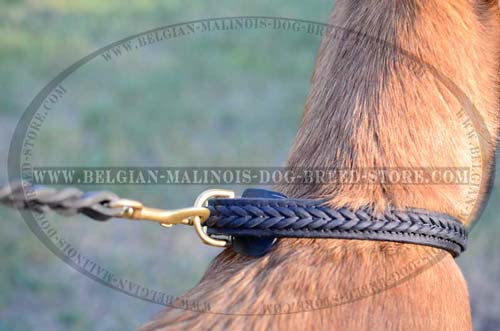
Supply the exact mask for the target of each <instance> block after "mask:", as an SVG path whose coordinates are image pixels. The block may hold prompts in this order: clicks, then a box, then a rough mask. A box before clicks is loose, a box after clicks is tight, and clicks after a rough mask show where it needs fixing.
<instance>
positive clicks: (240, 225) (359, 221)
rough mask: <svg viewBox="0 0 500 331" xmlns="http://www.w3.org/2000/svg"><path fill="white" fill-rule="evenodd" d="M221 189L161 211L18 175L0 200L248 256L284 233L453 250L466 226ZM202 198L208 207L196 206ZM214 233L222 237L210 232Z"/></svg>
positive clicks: (414, 214) (425, 214)
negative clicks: (189, 236) (170, 232)
mask: <svg viewBox="0 0 500 331" xmlns="http://www.w3.org/2000/svg"><path fill="white" fill-rule="evenodd" d="M207 192H208V193H210V192H209V191H207ZM216 192H219V193H220V192H223V193H222V194H226V193H227V191H220V190H219V191H217V190H216ZM204 194H205V195H206V192H204V193H202V194H201V195H200V197H202V196H204ZM220 196H221V195H220V194H218V193H216V194H208V195H206V196H205V197H204V198H203V199H201V200H200V201H198V200H199V199H197V202H196V204H195V207H192V208H185V209H180V210H174V211H165V210H160V209H153V208H147V207H144V206H143V205H142V204H141V203H140V202H137V201H134V200H124V199H120V198H119V197H118V196H117V195H116V194H114V193H111V192H89V193H84V192H82V191H80V190H78V189H75V188H65V189H62V190H56V189H53V188H48V187H44V186H25V187H23V186H22V185H21V183H20V182H19V183H14V184H11V185H10V186H5V187H1V188H0V203H1V204H4V205H8V206H10V207H13V208H17V209H29V210H32V211H35V212H40V213H45V212H47V211H49V210H54V211H56V212H58V213H60V214H62V215H65V216H71V215H75V214H78V213H82V214H84V215H86V216H88V217H90V218H92V219H94V220H98V221H105V220H109V219H111V218H130V219H145V220H151V221H155V222H159V223H160V224H162V225H163V226H166V227H170V226H172V225H174V224H186V225H194V226H195V229H196V231H197V233H198V235H199V236H200V238H201V239H202V240H203V241H204V242H205V243H207V244H210V245H215V246H219V247H223V246H227V245H229V244H231V245H232V246H233V249H235V250H236V251H238V252H240V253H244V254H247V255H252V256H261V255H263V254H265V253H266V252H268V251H269V250H270V249H271V248H272V246H273V244H274V242H275V239H276V238H283V237H293V238H337V239H360V240H384V241H394V242H402V243H411V244H419V245H427V246H432V247H437V248H441V249H444V250H447V251H449V252H450V253H451V254H453V256H458V255H459V254H460V253H461V252H463V251H464V250H465V249H466V246H467V230H466V229H465V227H464V226H463V224H462V223H461V222H459V221H458V220H456V219H454V218H453V217H451V216H449V215H446V214H441V213H436V212H430V211H426V210H422V209H406V210H400V211H398V210H389V211H386V212H385V213H383V214H376V213H374V212H373V211H372V210H370V209H369V208H365V209H360V210H355V211H352V210H349V209H347V208H338V209H333V208H330V207H328V206H325V204H324V201H323V200H317V199H314V200H311V199H288V198H286V197H285V196H284V195H282V194H280V193H277V192H271V191H267V190H261V189H247V190H246V191H245V192H244V193H243V197H242V198H241V199H234V198H230V199H228V198H220ZM226 196H232V195H231V194H230V195H226ZM214 197H215V198H214ZM206 201H208V206H207V207H203V206H204V205H205V202H206ZM203 226H205V227H206V228H207V230H206V232H205V231H204V230H203V229H202V227H203ZM217 235H219V236H220V235H223V236H229V238H226V239H225V240H217V239H213V238H211V236H217Z"/></svg>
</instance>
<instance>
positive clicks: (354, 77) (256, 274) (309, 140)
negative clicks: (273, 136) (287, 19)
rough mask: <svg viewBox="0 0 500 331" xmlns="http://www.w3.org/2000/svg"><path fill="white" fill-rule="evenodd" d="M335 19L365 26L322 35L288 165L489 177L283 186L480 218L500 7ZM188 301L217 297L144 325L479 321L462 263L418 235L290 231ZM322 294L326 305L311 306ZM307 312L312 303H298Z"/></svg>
mask: <svg viewBox="0 0 500 331" xmlns="http://www.w3.org/2000/svg"><path fill="white" fill-rule="evenodd" d="M330 23H331V25H333V26H337V27H342V28H346V29H347V30H346V31H351V32H352V31H357V32H359V33H358V34H355V33H343V34H342V33H340V34H339V32H338V31H339V29H334V30H331V31H330V32H327V33H326V34H325V36H324V38H323V42H322V44H321V47H320V50H319V53H318V57H317V61H316V65H315V71H314V74H313V77H312V82H311V90H310V94H309V97H308V100H307V104H306V110H305V113H304V117H303V121H302V125H301V127H300V129H299V131H298V134H297V137H296V140H295V143H294V145H293V148H292V150H291V153H290V157H289V161H288V164H289V165H290V166H292V167H297V166H300V167H338V168H348V169H352V168H367V167H431V168H433V167H458V166H465V167H470V166H471V164H474V163H475V162H477V161H478V160H479V163H480V164H481V167H479V168H478V170H477V171H478V172H479V174H480V176H481V177H480V178H481V181H480V185H479V187H478V188H477V189H476V191H471V190H470V187H469V186H468V185H382V184H380V185H368V184H366V185H359V184H358V185H319V184H311V185H303V186H297V185H289V186H281V187H280V188H279V189H280V190H281V191H283V192H284V193H286V194H288V195H289V196H293V197H303V198H318V197H325V198H327V199H328V201H329V202H330V204H331V205H332V206H350V207H353V208H357V207H360V206H364V205H372V206H374V207H375V208H377V209H384V208H387V207H388V206H396V207H399V208H404V207H419V208H426V209H429V210H434V211H440V212H445V213H448V214H450V215H453V216H455V217H457V218H459V219H461V220H462V221H463V222H464V223H470V222H471V220H472V218H473V217H474V214H475V213H476V214H477V213H478V211H479V209H480V203H479V204H474V202H476V201H477V202H482V201H484V200H485V199H486V198H487V191H488V183H489V182H490V178H491V177H492V165H493V160H494V153H495V148H496V139H497V136H498V130H499V124H500V118H499V117H500V116H499V115H500V112H499V104H498V101H499V99H500V97H499V89H498V84H497V81H496V79H497V78H498V73H499V72H500V71H499V70H500V65H499V62H500V13H499V10H498V7H497V4H496V3H494V2H493V1H486V0H484V1H480V0H378V1H369V0H338V1H337V4H336V8H335V10H334V13H333V14H332V17H331V20H330ZM342 36H343V37H342ZM367 36H372V37H376V38H377V39H380V40H383V41H385V43H378V42H374V41H373V39H371V38H369V37H367ZM391 45H392V46H391ZM393 46H396V47H393ZM399 49H402V50H403V51H401V50H399ZM405 52H408V54H413V55H414V56H415V57H417V58H418V59H419V61H420V64H417V65H415V59H413V60H412V56H411V55H408V54H405ZM291 56H293V55H291ZM447 78H448V79H449V81H451V82H452V84H451V85H450V84H449V83H450V82H449V81H447ZM462 93H463V94H462ZM464 95H465V96H466V97H464ZM468 101H470V103H469V102H468ZM461 109H465V110H464V111H462V112H461ZM459 114H462V115H463V114H466V117H467V118H468V119H469V121H470V123H469V124H464V121H463V117H460V116H459ZM471 125H472V126H473V127H474V128H475V130H474V132H475V133H476V134H475V135H474V134H472V135H471V134H470V128H471ZM471 144H472V145H471ZM474 144H476V145H474ZM471 146H472V147H471ZM474 147H475V148H477V147H479V148H480V153H479V154H477V153H474V152H473V150H472V148H474ZM475 151H477V149H476V150H475ZM478 155H479V156H478ZM471 206H472V207H471ZM403 270H407V271H408V270H410V271H411V272H406V273H405V272H404V271H403ZM394 275H402V277H400V278H398V277H394ZM405 275H412V276H411V277H409V279H404V276H405ZM394 279H399V280H401V279H402V280H404V281H399V282H392V280H394ZM380 280H381V283H380V282H378V281H380ZM377 284H379V285H380V284H383V286H382V287H377V286H376V285H377ZM386 287H388V288H386ZM373 288H380V289H382V290H381V291H378V293H372V292H370V290H371V289H373ZM363 289H364V290H366V291H365V292H363ZM357 293H365V294H368V295H364V296H363V297H361V298H358V297H356V294H357ZM184 297H185V298H188V299H189V300H192V301H197V300H199V301H202V302H209V303H210V306H211V312H212V313H199V312H193V311H189V310H182V309H174V308H169V309H167V310H166V311H165V312H163V313H161V314H160V315H159V316H158V317H157V318H156V319H155V320H154V321H152V322H150V323H148V324H147V325H145V326H144V327H143V330H454V331H455V330H470V329H471V328H472V326H471V315H470V307H469V301H468V292H467V286H466V283H465V281H464V279H463V277H462V274H461V272H460V270H459V268H458V266H457V265H456V263H455V261H454V260H453V258H452V257H451V256H450V255H449V254H448V253H446V252H443V251H439V250H437V249H433V248H430V247H424V246H417V245H409V244H398V243H389V242H371V241H357V240H306V239H286V240H281V241H280V242H279V243H278V244H277V245H276V247H275V248H274V249H273V250H272V252H271V253H269V254H267V255H266V256H264V257H262V258H250V257H245V256H241V255H238V254H235V253H234V252H232V251H231V250H225V251H224V252H223V253H221V254H220V255H219V256H218V257H217V258H216V259H215V260H214V262H213V263H212V265H211V266H210V268H209V270H208V271H207V272H206V274H205V276H204V277H203V279H202V280H201V281H200V283H199V284H198V285H197V286H196V287H194V288H193V289H192V290H191V291H189V292H188V293H187V294H185V296H184ZM322 298H329V300H330V301H325V302H329V304H327V305H323V306H321V305H319V304H317V303H316V304H315V303H314V301H315V300H320V299H322ZM339 298H340V299H339ZM337 299H338V301H335V300H337ZM336 303H337V304H336ZM312 307H313V308H314V307H320V308H323V309H315V310H311V308H312ZM303 309H305V310H309V311H306V312H297V311H298V310H303ZM213 312H224V313H229V315H228V314H214V313H213ZM266 312H267V313H279V312H292V313H291V314H274V315H262V313H266ZM230 313H240V314H241V313H247V314H261V315H255V316H238V315H230Z"/></svg>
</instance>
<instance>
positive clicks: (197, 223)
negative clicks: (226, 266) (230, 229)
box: [192, 189, 234, 247]
mask: <svg viewBox="0 0 500 331" xmlns="http://www.w3.org/2000/svg"><path fill="white" fill-rule="evenodd" d="M211 198H229V199H234V192H233V191H229V190H219V189H211V190H206V191H204V192H201V194H200V195H199V196H198V197H197V198H196V201H195V202H194V207H195V208H203V207H205V206H206V204H207V202H208V200H209V199H211ZM192 220H193V226H194V229H195V231H196V233H197V234H198V236H199V237H200V239H201V241H203V243H205V244H207V245H211V246H215V247H226V246H228V244H229V243H228V242H227V241H225V240H218V239H214V238H212V237H210V236H209V235H208V234H207V232H206V231H205V230H204V229H203V228H205V227H204V226H203V223H204V222H205V221H206V219H202V218H201V217H200V216H193V217H192Z"/></svg>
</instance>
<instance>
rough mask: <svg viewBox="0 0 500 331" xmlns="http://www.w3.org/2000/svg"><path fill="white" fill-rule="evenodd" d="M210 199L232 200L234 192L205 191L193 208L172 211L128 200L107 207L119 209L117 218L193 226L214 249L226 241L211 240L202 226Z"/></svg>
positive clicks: (117, 201)
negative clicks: (119, 212)
mask: <svg viewBox="0 0 500 331" xmlns="http://www.w3.org/2000/svg"><path fill="white" fill-rule="evenodd" d="M212 198H231V199H232V198H234V192H233V191H229V190H219V189H211V190H206V191H204V192H202V193H201V194H200V195H199V196H198V197H197V198H196V201H195V203H194V206H193V207H189V208H182V209H174V210H164V209H157V208H150V207H145V206H144V205H143V204H142V203H141V202H139V201H136V200H129V199H118V200H115V201H111V202H109V207H111V208H121V209H122V211H121V214H120V216H119V217H122V218H126V219H132V220H146V221H152V222H157V223H160V225H162V226H164V227H167V228H170V227H172V225H176V224H184V225H193V226H194V229H195V231H196V234H198V236H199V237H200V239H201V240H202V241H203V243H205V244H207V245H211V246H216V247H226V246H227V245H228V242H227V241H225V240H219V239H214V238H211V237H210V236H209V235H208V234H207V232H206V230H205V227H204V226H203V223H205V221H206V220H207V219H208V218H209V217H210V210H209V209H208V208H207V207H206V205H207V202H208V200H209V199H212Z"/></svg>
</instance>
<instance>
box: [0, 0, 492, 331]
mask: <svg viewBox="0 0 500 331" xmlns="http://www.w3.org/2000/svg"><path fill="white" fill-rule="evenodd" d="M332 6H333V4H332V3H331V2H330V1H324V0H321V1H308V2H305V1H293V2H292V1H285V0H273V1H252V2H244V1H234V0H233V1H225V0H223V1H220V0H218V1H214V0H205V1H176V0H169V1H163V2H156V1H149V0H141V1H134V2H132V3H126V4H125V3H124V2H122V1H117V0H113V1H111V0H108V1H97V0H76V1H61V0H50V1H35V0H30V1H14V0H10V1H7V0H3V1H0V88H1V91H2V93H1V96H0V139H1V142H2V143H1V144H0V164H1V165H2V167H0V179H1V181H2V182H5V181H6V180H7V171H6V164H7V155H8V148H9V142H10V138H11V136H12V134H13V131H14V128H15V126H16V124H17V122H18V120H19V118H20V116H21V114H22V112H23V110H24V109H25V108H26V106H27V105H28V104H29V102H30V101H31V99H32V98H33V97H34V96H35V95H36V93H38V91H39V90H40V89H41V88H42V87H43V86H44V85H45V84H46V83H47V82H48V81H49V80H51V79H52V78H53V77H55V76H56V75H57V74H58V73H59V72H60V71H61V70H63V69H64V68H66V67H67V66H69V65H70V64H72V63H73V62H75V61H76V60H78V59H80V58H82V57H83V56H85V55H87V54H89V53H91V52H92V51H94V50H96V49H98V48H100V47H102V46H105V45H107V44H109V43H111V42H114V41H116V40H120V39H122V38H124V37H127V36H129V35H133V34H136V33H138V32H142V31H145V30H148V29H152V28H156V27H160V26H164V25H168V24H172V23H178V22H183V21H188V20H192V19H198V18H209V17H221V16H239V15H248V16H250V15H263V16H281V17H295V18H301V19H308V20H313V21H320V22H326V21H327V18H328V16H329V13H330V11H331V8H332ZM319 42H320V39H319V37H315V36H311V35H306V34H303V33H293V32H283V31H271V30H258V31H231V32H227V31H219V32H214V33H202V34H195V35H192V36H187V37H183V38H176V39H172V40H169V41H164V42H161V43H158V44H155V45H151V46H148V47H145V48H143V49H141V50H139V51H136V52H134V53H133V54H129V55H126V56H122V57H120V58H119V59H115V60H113V61H110V62H105V61H102V60H101V59H99V60H98V61H93V62H91V63H89V64H88V65H86V66H84V67H83V68H81V69H80V70H79V71H78V72H76V73H75V74H73V75H71V77H70V78H69V79H68V80H67V82H66V83H65V85H64V86H65V87H66V88H67V89H68V91H69V93H68V95H67V97H66V98H65V99H64V101H63V102H62V103H61V104H60V105H59V106H58V107H57V108H56V109H55V110H54V111H53V112H51V113H50V115H49V117H48V119H47V120H46V122H45V124H44V126H43V128H42V130H41V132H40V136H39V138H38V139H37V146H36V149H35V155H34V158H33V160H34V163H35V165H37V166H56V165H57V166H279V165H282V164H283V163H284V161H285V159H286V154H287V151H288V149H289V147H290V143H291V141H292V139H293V137H294V135H295V132H296V130H297V128H298V125H299V121H300V116H301V113H302V109H303V105H304V102H305V97H306V93H307V90H308V83H309V78H310V75H311V72H312V68H313V64H314V57H315V53H316V50H317V47H318V45H319ZM263 118H265V119H266V120H265V121H262V119H263ZM204 188H205V187H200V186H147V187H145V186H116V187H109V186H108V187H97V186H95V187H86V188H85V189H86V190H89V189H92V190H99V189H110V190H113V191H115V192H117V193H118V194H119V195H121V196H126V197H130V198H136V199H140V200H142V201H145V202H147V203H148V204H150V205H152V206H165V207H167V206H168V207H171V208H176V207H183V206H187V205H190V204H191V203H192V200H193V198H194V197H195V196H196V195H197V193H198V192H199V191H200V190H202V189H204ZM234 189H235V190H236V191H238V192H241V191H242V190H243V189H244V187H235V188H234ZM498 199H499V189H498V181H497V182H496V183H495V189H494V192H493V196H492V199H491V201H490V203H489V207H488V209H487V210H486V212H485V214H484V217H483V219H482V221H481V223H480V224H479V226H478V227H476V228H475V229H474V232H473V233H472V238H471V244H470V249H469V251H468V252H467V253H466V254H464V255H463V257H461V258H460V259H459V263H460V265H461V266H462V269H463V270H464V273H465V276H466V278H467V280H468V282H469V287H470V293H471V301H472V305H473V314H474V324H475V328H476V330H497V329H500V317H499V315H498V307H499V306H500V296H498V295H497V293H498V291H499V290H500V254H498V251H499V248H500V242H499V241H498V240H497V238H498V237H500V224H499V222H498V218H499V216H498V215H499V209H500V208H499V206H498V201H499V200H498ZM49 218H50V219H51V220H52V221H53V222H52V223H53V224H55V225H56V226H57V229H58V230H59V231H60V232H61V233H62V234H63V235H64V237H65V238H67V240H68V241H70V242H71V243H72V244H73V245H74V246H75V247H77V248H78V249H79V250H80V251H81V252H82V253H83V254H84V255H86V256H88V257H89V258H91V259H92V260H94V261H96V262H98V263H99V264H101V265H103V266H105V267H106V268H108V269H110V270H112V271H113V272H114V273H115V274H117V275H120V276H121V277H124V278H127V279H130V280H133V281H135V282H137V283H141V284H144V285H146V286H148V287H150V288H155V289H161V290H163V291H165V292H167V293H169V294H180V293H182V292H183V291H185V290H186V289H188V288H190V287H191V286H192V285H194V284H195V283H196V282H197V280H198V279H199V278H200V276H201V275H202V273H203V271H204V270H205V268H206V267H207V265H208V262H209V261H210V258H211V257H213V256H214V255H215V254H217V252H218V251H219V250H218V249H215V248H210V247H208V246H205V245H202V244H200V243H198V239H197V238H196V236H195V235H194V234H193V233H192V231H191V229H188V228H186V227H181V228H175V229H170V230H166V229H163V228H159V227H158V226H157V225H156V224H152V223H151V224H144V223H143V224H134V223H132V222H119V221H116V222H109V223H106V224H97V225H96V224H95V223H93V222H91V221H88V220H87V219H86V218H84V217H77V218H73V219H64V218H62V217H58V216H55V215H51V216H50V217H49ZM0 219H1V223H0V224H1V225H0V226H1V230H0V331H3V330H9V331H11V330H33V329H36V330H51V331H52V330H132V329H134V328H136V327H137V326H139V325H141V324H142V323H144V322H145V321H147V320H148V319H149V318H150V317H151V316H152V315H153V314H154V313H155V312H157V311H159V310H160V309H162V307H161V306H159V305H156V304H152V303H147V302H143V301H140V300H138V299H135V298H132V297H129V296H126V295H124V294H122V293H119V292H116V291H114V290H111V289H109V288H107V287H105V286H103V285H101V284H98V283H96V282H94V281H92V280H90V279H88V278H86V277H85V276H83V275H81V274H79V273H78V272H76V271H75V270H73V269H71V268H70V267H69V266H67V265H66V264H65V263H63V262H62V261H60V260H59V259H58V258H56V257H55V256H54V255H53V254H52V253H50V252H49V251H48V250H47V249H46V248H45V247H44V246H43V244H42V243H40V242H39V241H38V239H37V238H36V237H35V236H34V235H33V234H32V233H31V232H30V231H29V229H28V228H27V226H26V225H25V223H24V222H23V220H22V218H21V216H20V215H19V214H18V213H16V212H14V211H11V210H6V209H4V208H2V209H0Z"/></svg>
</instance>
